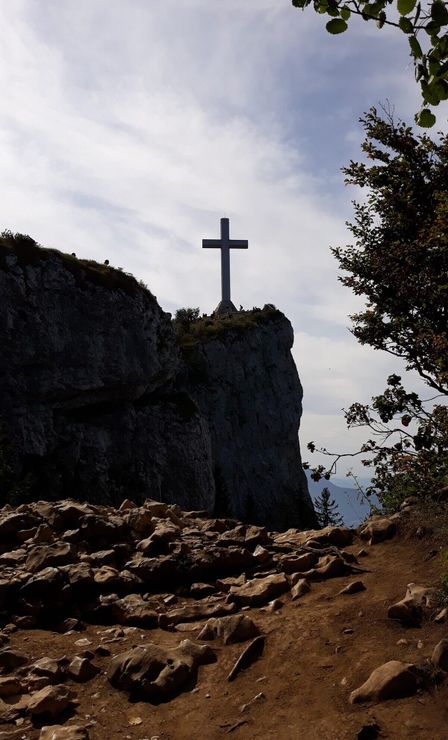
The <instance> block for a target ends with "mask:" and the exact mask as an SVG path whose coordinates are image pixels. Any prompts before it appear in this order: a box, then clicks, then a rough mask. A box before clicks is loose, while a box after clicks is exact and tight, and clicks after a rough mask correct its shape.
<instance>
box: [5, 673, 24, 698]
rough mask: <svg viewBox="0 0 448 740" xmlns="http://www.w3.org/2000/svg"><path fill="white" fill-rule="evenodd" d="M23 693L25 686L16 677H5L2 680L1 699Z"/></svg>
mask: <svg viewBox="0 0 448 740" xmlns="http://www.w3.org/2000/svg"><path fill="white" fill-rule="evenodd" d="M22 692H23V686H22V684H21V683H20V681H19V679H18V678H16V677H15V676H4V677H1V678H0V697H1V698H3V697H5V696H16V695H17V694H21V693H22Z"/></svg>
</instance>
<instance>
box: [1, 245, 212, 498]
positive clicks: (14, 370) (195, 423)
mask: <svg viewBox="0 0 448 740" xmlns="http://www.w3.org/2000/svg"><path fill="white" fill-rule="evenodd" d="M97 267H98V268H102V269H103V270H104V267H103V266H100V265H98V266H97ZM92 270H93V272H92ZM94 270H95V268H91V267H89V265H84V264H83V263H82V262H80V261H77V260H73V259H71V258H69V257H68V256H67V255H59V254H58V253H56V252H47V251H46V250H42V249H39V248H38V247H36V246H34V247H31V248H29V249H28V251H27V254H26V256H25V257H24V256H23V255H22V254H20V252H19V253H17V254H15V253H14V251H13V252H9V253H8V252H5V251H2V249H1V245H0V295H1V296H2V306H1V314H0V345H1V348H2V351H1V353H0V420H1V421H2V423H3V428H4V432H5V433H6V436H7V438H8V440H10V441H11V442H12V445H11V446H12V448H13V450H14V452H15V455H16V459H15V461H14V462H15V465H16V467H17V470H18V471H19V472H20V473H21V474H22V475H24V474H26V473H27V472H30V473H31V475H32V481H33V489H34V491H33V495H34V496H35V497H37V496H40V497H47V498H48V497H50V498H62V497H63V496H67V495H71V496H74V497H80V498H86V499H91V500H94V501H97V502H102V503H117V502H119V501H120V500H122V499H123V497H124V496H125V495H131V496H132V497H133V499H134V500H136V501H139V500H140V501H141V500H143V499H144V498H146V497H147V496H152V497H153V498H155V499H161V500H165V501H169V502H172V503H179V502H182V503H183V504H184V505H185V506H187V507H190V508H206V509H212V508H213V505H214V482H213V474H212V464H211V457H210V443H209V434H208V430H207V427H206V424H205V422H204V420H203V419H202V417H201V416H200V414H199V412H198V410H197V408H196V407H195V405H194V403H193V402H192V401H191V399H190V398H188V397H186V396H185V394H183V395H182V394H180V393H179V392H178V391H177V390H176V389H175V388H174V380H175V377H176V374H177V372H178V369H179V363H180V358H179V352H178V349H177V347H176V342H175V336H174V332H173V329H172V327H171V321H170V316H169V314H166V313H164V312H163V311H162V310H161V308H160V307H159V305H158V304H157V301H156V299H155V298H154V296H152V295H151V293H150V292H149V291H147V290H144V289H142V288H141V287H140V286H139V285H138V283H137V282H136V281H135V280H134V279H133V278H131V277H129V278H127V277H126V276H124V278H123V277H122V278H121V282H122V287H121V288H120V289H116V288H115V287H114V285H113V284H112V286H110V285H108V284H107V278H108V275H107V273H105V277H106V282H105V281H104V280H101V281H100V282H98V280H97V279H96V277H97V273H96V272H95V271H94ZM99 274H100V275H101V273H99ZM120 275H121V274H120V273H118V277H120ZM109 278H110V280H112V279H113V278H114V272H113V271H111V275H110V276H109ZM126 280H127V282H126Z"/></svg>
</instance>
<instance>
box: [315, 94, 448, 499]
mask: <svg viewBox="0 0 448 740" xmlns="http://www.w3.org/2000/svg"><path fill="white" fill-rule="evenodd" d="M361 122H362V124H363V126H364V129H365V131H366V139H365V141H364V143H363V150H364V152H366V154H367V155H368V157H369V158H370V160H372V164H369V165H367V164H364V163H355V162H351V163H350V166H349V167H347V168H346V169H345V170H344V171H345V174H346V176H347V182H348V183H350V184H355V185H358V186H360V187H362V188H367V190H368V193H367V199H366V201H365V202H364V203H362V204H358V203H355V204H354V208H355V221H354V223H353V224H349V229H350V230H351V232H352V234H353V236H354V238H355V244H354V245H352V246H347V247H345V249H344V248H341V247H338V248H336V249H334V250H333V253H334V254H335V256H336V258H337V259H338V260H339V264H340V266H341V268H342V269H343V270H344V271H345V272H346V273H348V275H347V276H344V277H342V278H340V279H341V280H342V283H343V284H344V285H346V286H348V287H350V288H351V289H352V290H353V291H354V293H355V294H357V295H360V296H363V297H365V298H366V299H367V307H366V309H365V310H364V311H362V312H361V313H358V314H355V315H354V316H352V317H351V318H352V321H353V329H352V332H353V334H354V335H355V337H356V338H357V339H358V340H359V341H360V342H361V343H362V344H369V345H370V346H372V347H374V348H375V349H382V350H385V351H386V352H389V353H390V354H392V355H394V356H397V357H400V358H402V359H404V360H405V361H406V366H407V369H409V370H411V369H412V370H416V371H417V373H419V375H420V376H421V378H422V379H423V380H424V381H425V383H426V384H427V385H428V386H429V387H430V388H432V389H434V390H436V391H437V392H438V395H436V396H433V397H432V398H428V399H426V400H425V401H423V400H421V399H420V398H419V397H418V395H417V394H416V393H412V392H411V393H409V392H407V391H406V390H405V388H404V386H403V384H402V382H401V377H400V376H398V375H395V374H394V375H391V376H390V377H389V378H388V380H387V387H386V390H385V391H384V393H382V394H380V395H378V396H376V397H374V398H373V399H372V402H371V403H370V404H362V403H354V404H352V405H351V406H350V408H349V409H348V410H346V411H344V414H345V419H346V422H347V425H348V427H349V428H351V427H365V428H366V429H367V430H368V431H369V432H370V433H371V438H370V439H368V440H367V441H366V442H365V443H364V444H363V445H362V447H361V449H360V450H358V451H357V452H355V453H348V454H333V453H330V452H328V450H326V449H320V452H321V453H323V454H324V455H331V456H332V457H333V463H332V464H331V466H330V467H329V468H328V469H326V468H325V467H324V466H323V465H318V466H317V467H315V468H314V469H313V472H312V477H313V478H314V480H319V479H320V478H322V477H324V478H326V479H328V478H329V477H330V475H331V474H332V473H333V472H334V471H335V469H336V465H337V463H338V462H339V460H340V459H341V458H343V457H349V456H357V455H362V456H363V459H362V462H363V464H364V465H365V466H367V467H372V468H373V469H374V475H373V480H372V485H371V486H370V487H369V488H368V489H367V494H371V493H373V492H376V493H377V494H378V496H379V499H380V502H381V504H382V506H383V509H384V510H385V511H395V510H397V508H399V506H400V503H401V502H402V501H403V499H404V498H406V497H408V496H411V495H416V496H419V497H425V496H427V497H431V496H434V495H435V494H436V493H437V491H438V490H439V489H441V488H443V487H444V486H446V485H447V483H448V409H447V406H446V400H445V399H446V395H448V334H447V332H448V137H447V136H443V135H440V140H439V141H438V142H434V141H431V139H429V137H428V136H426V135H424V136H418V137H416V136H414V134H413V133H412V130H411V129H410V128H409V127H408V126H406V125H405V124H404V123H399V124H396V123H395V122H394V121H393V118H392V116H391V115H389V114H387V113H386V117H385V118H384V119H383V118H380V117H379V116H378V114H377V111H376V110H375V109H374V108H372V109H371V110H370V112H369V113H367V114H366V116H365V118H363V119H361ZM440 399H444V400H445V403H443V402H440ZM308 449H309V450H310V451H311V452H314V451H315V449H316V446H315V444H314V443H313V442H311V443H310V444H309V445H308ZM308 467H309V466H308Z"/></svg>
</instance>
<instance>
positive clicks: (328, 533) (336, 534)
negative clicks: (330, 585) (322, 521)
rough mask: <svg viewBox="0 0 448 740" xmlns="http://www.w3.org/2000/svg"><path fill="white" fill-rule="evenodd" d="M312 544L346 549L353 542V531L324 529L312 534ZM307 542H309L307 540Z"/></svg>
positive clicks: (347, 529)
mask: <svg viewBox="0 0 448 740" xmlns="http://www.w3.org/2000/svg"><path fill="white" fill-rule="evenodd" d="M312 539H313V542H316V543H319V544H326V545H327V544H328V545H335V546H336V547H346V546H347V545H351V544H352V542H353V530H352V529H350V528H349V527H324V528H323V529H319V530H318V531H317V532H313V533H312ZM307 542H309V540H307Z"/></svg>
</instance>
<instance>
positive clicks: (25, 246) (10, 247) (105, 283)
mask: <svg viewBox="0 0 448 740" xmlns="http://www.w3.org/2000/svg"><path fill="white" fill-rule="evenodd" d="M11 256H15V257H16V259H17V261H18V264H19V265H21V266H23V267H25V266H27V265H38V264H39V263H41V262H45V261H46V260H48V259H49V258H50V257H56V258H57V259H59V260H60V262H61V263H62V264H63V266H64V267H65V269H66V270H68V271H69V272H70V273H71V274H72V275H73V276H74V278H75V280H76V281H77V283H78V285H80V286H81V287H82V286H83V285H85V283H86V282H87V283H91V284H93V285H97V286H99V287H101V288H106V289H107V290H122V291H123V293H126V294H127V295H130V296H135V295H137V294H138V293H141V292H143V293H145V294H146V295H147V296H149V297H151V298H154V296H153V295H152V293H151V292H150V290H149V289H148V288H147V287H146V286H145V285H144V284H143V283H142V282H138V281H137V280H136V279H135V278H134V277H133V275H130V274H129V273H127V272H123V271H122V270H121V268H116V267H111V266H110V265H106V264H100V263H99V262H95V261H94V260H84V259H78V258H77V257H74V256H73V255H71V254H65V253H64V252H60V251H59V250H57V249H48V248H46V247H42V246H40V244H38V243H37V242H36V241H35V240H34V239H32V237H30V236H28V235H26V234H13V233H12V231H2V232H1V233H0V269H1V270H4V271H8V269H9V267H8V263H7V259H6V258H7V257H11ZM154 300H155V299H154Z"/></svg>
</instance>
